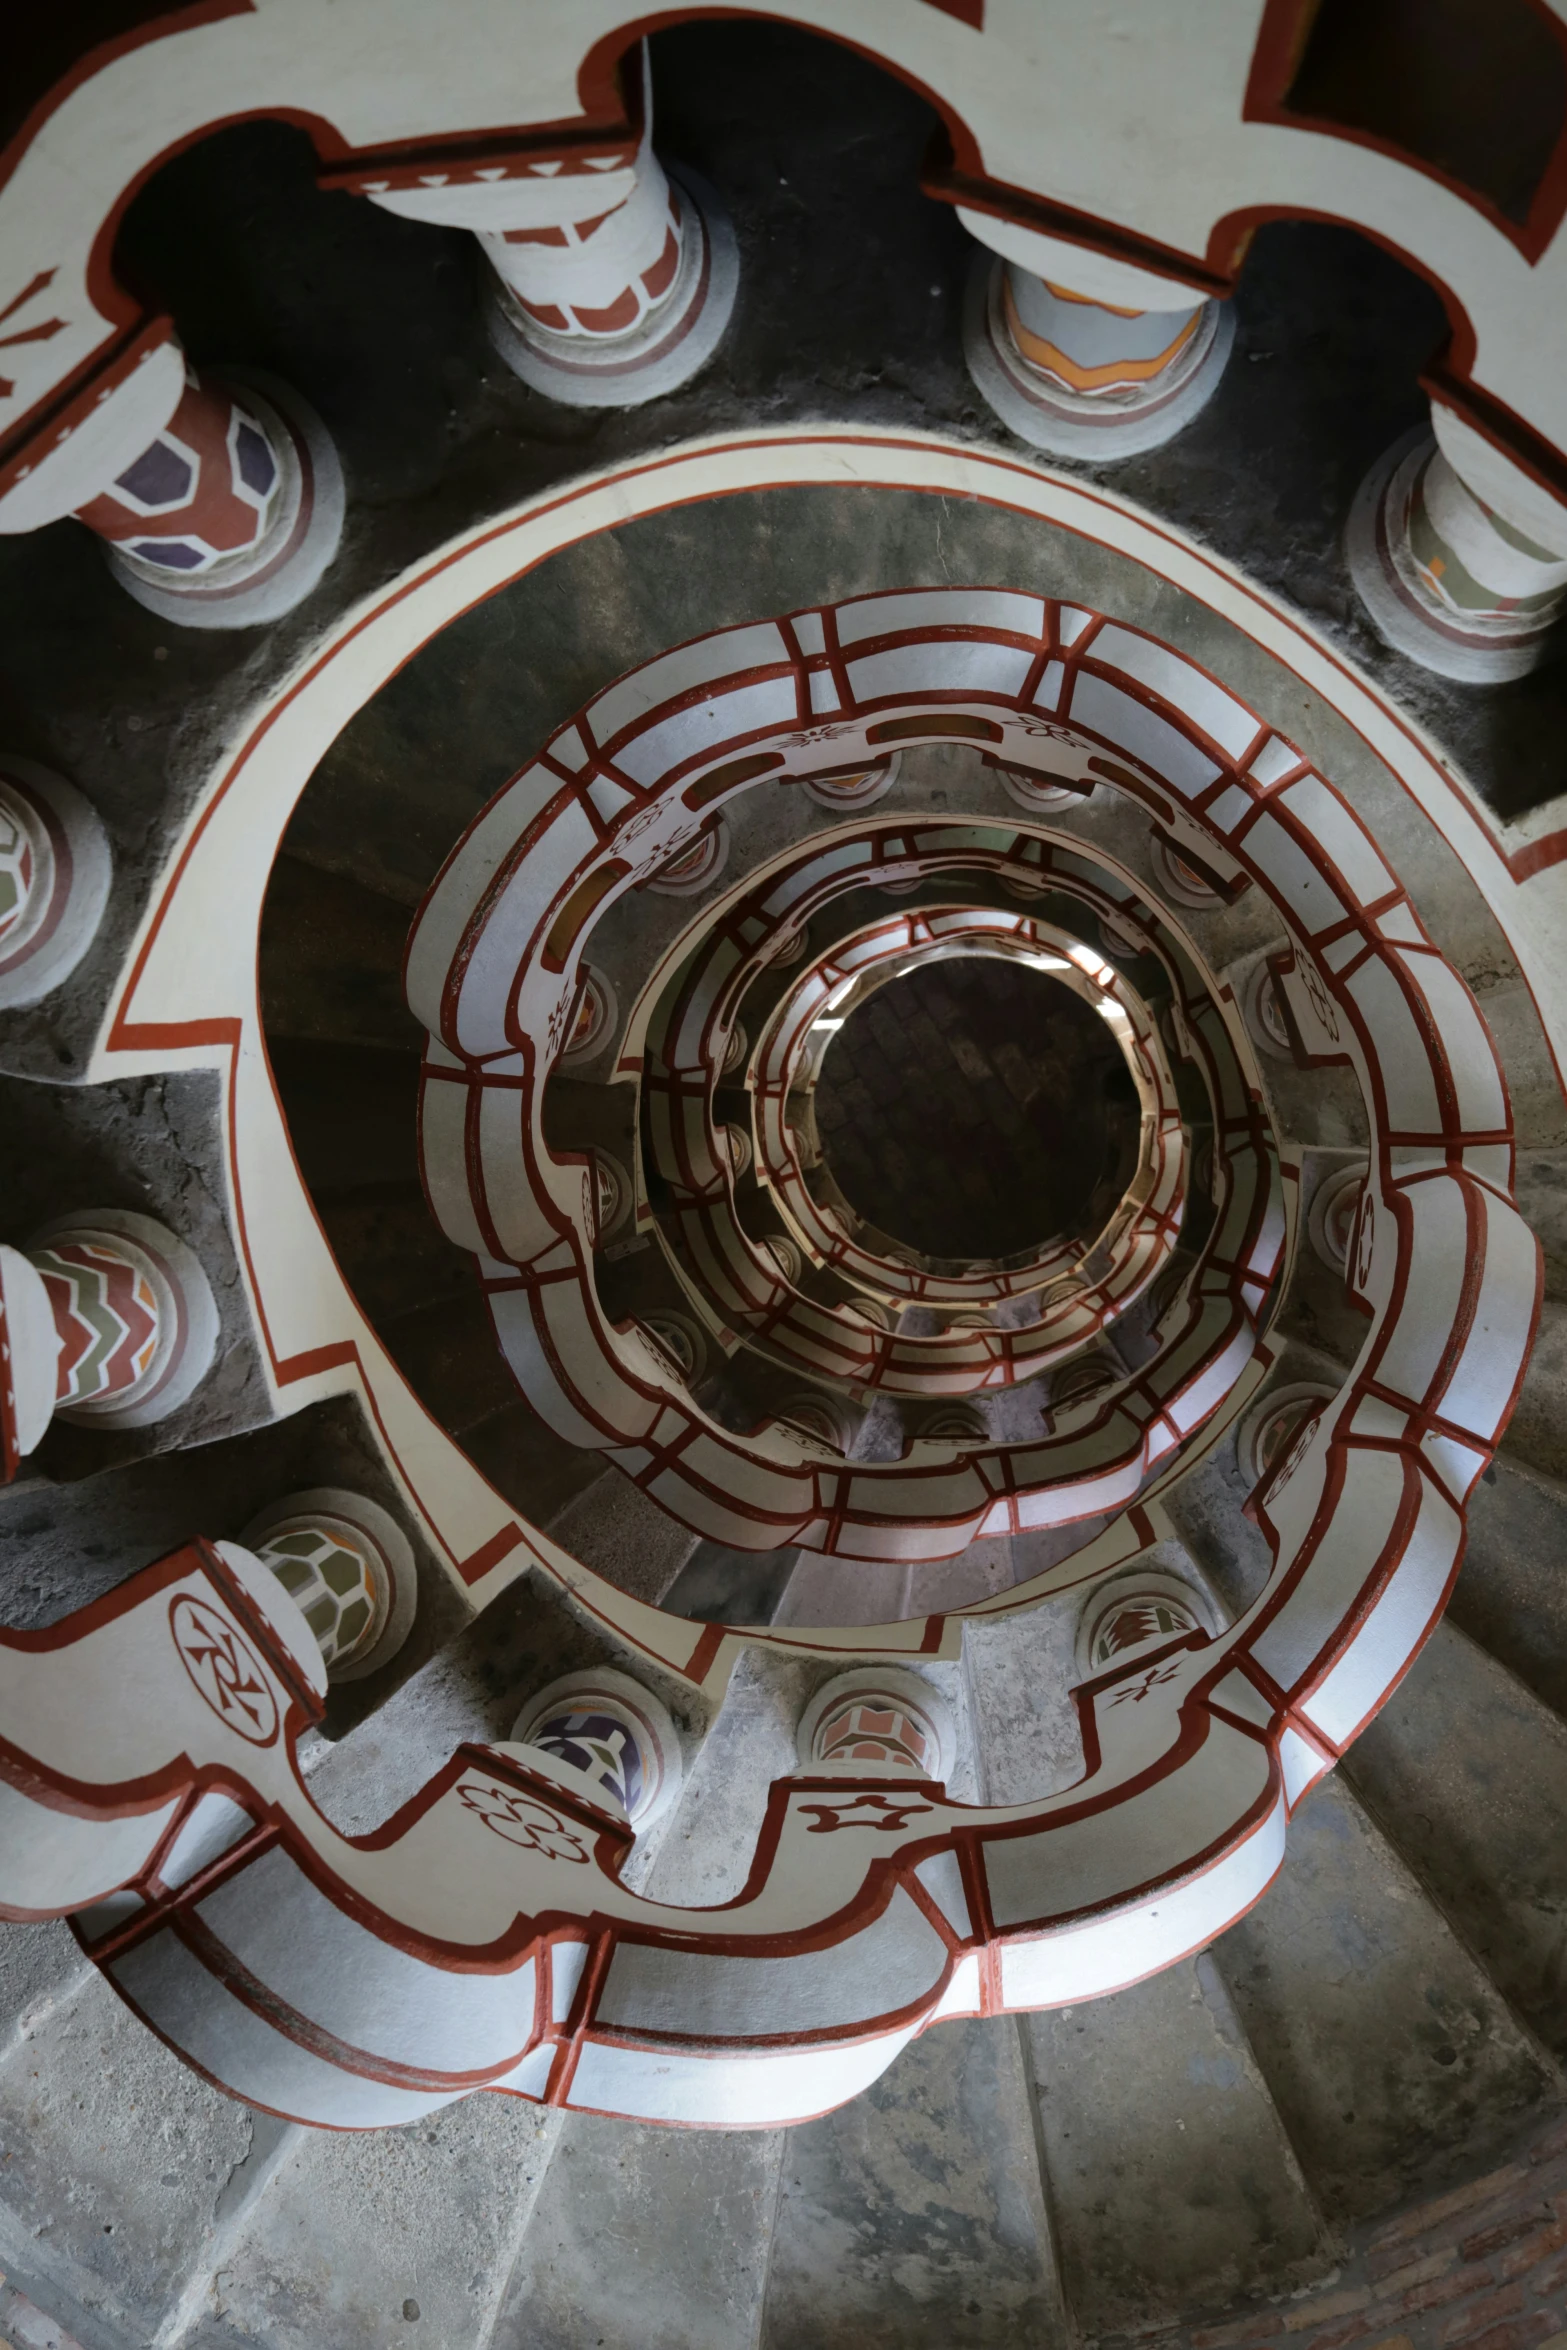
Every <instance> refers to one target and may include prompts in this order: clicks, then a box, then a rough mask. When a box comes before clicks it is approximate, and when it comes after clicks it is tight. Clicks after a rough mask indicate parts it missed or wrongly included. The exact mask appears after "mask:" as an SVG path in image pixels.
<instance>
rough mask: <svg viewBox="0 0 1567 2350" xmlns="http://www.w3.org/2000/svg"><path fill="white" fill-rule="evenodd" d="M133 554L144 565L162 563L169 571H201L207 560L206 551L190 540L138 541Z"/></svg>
mask: <svg viewBox="0 0 1567 2350" xmlns="http://www.w3.org/2000/svg"><path fill="white" fill-rule="evenodd" d="M131 553H132V554H133V555H139V556H140V557H141V559H142V561H143V562H144V563H161V564H163V565H164V567H165V568H166V569H167V570H169V571H199V570H200V568H201V566H202V564H203V563H205V561H206V560H207V558H206V554H205V551H204V550H203V549H202V548H200V547H193V546H192V545H191V544H190V542H189V540H188V539H136V540H133V541H132V543H131Z"/></svg>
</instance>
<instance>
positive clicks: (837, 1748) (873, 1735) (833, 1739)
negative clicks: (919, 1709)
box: [812, 1696, 932, 1777]
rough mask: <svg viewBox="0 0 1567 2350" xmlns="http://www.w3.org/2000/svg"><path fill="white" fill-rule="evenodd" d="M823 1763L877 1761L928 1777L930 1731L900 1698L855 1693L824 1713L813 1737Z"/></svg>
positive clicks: (817, 1756) (883, 1764) (818, 1756)
mask: <svg viewBox="0 0 1567 2350" xmlns="http://www.w3.org/2000/svg"><path fill="white" fill-rule="evenodd" d="M812 1743H813V1745H814V1747H815V1750H816V1759H817V1761H818V1762H823V1763H876V1764H879V1765H882V1766H887V1765H890V1766H891V1767H892V1768H894V1769H896V1770H902V1771H912V1772H914V1773H915V1774H916V1775H917V1776H919V1777H924V1775H925V1774H926V1772H927V1771H928V1770H929V1769H930V1767H931V1761H932V1746H931V1740H930V1736H929V1734H928V1732H927V1731H926V1730H925V1729H924V1728H923V1727H922V1726H921V1724H920V1723H919V1722H918V1721H917V1720H916V1719H915V1717H914V1715H913V1714H912V1713H910V1712H909V1710H908V1708H907V1707H906V1706H902V1705H899V1704H898V1703H897V1701H896V1699H892V1698H889V1699H888V1700H887V1701H886V1702H885V1703H878V1701H877V1699H876V1698H875V1697H874V1696H869V1697H853V1698H850V1699H849V1700H848V1701H847V1702H846V1703H845V1704H843V1705H841V1706H838V1707H836V1708H835V1709H834V1710H833V1711H832V1712H830V1713H827V1714H824V1715H823V1717H822V1720H821V1722H820V1723H819V1724H818V1726H817V1731H816V1736H815V1739H814V1740H813V1742H812Z"/></svg>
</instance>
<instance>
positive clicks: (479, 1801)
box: [457, 1779, 588, 1861]
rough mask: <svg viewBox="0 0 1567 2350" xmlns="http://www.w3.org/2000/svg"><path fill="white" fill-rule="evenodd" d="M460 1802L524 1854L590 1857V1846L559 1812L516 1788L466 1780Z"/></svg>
mask: <svg viewBox="0 0 1567 2350" xmlns="http://www.w3.org/2000/svg"><path fill="white" fill-rule="evenodd" d="M457 1799H458V1801H459V1802H460V1803H461V1804H462V1805H463V1807H464V1809H465V1810H467V1811H471V1812H474V1813H476V1814H477V1816H478V1817H479V1818H480V1819H481V1820H482V1821H483V1822H484V1825H485V1826H486V1827H487V1828H489V1829H490V1830H492V1832H493V1833H494V1834H495V1835H497V1836H499V1837H500V1839H501V1841H502V1843H504V1844H515V1845H516V1846H517V1848H518V1850H519V1851H521V1852H536V1853H537V1854H538V1855H539V1857H540V1859H541V1860H577V1861H586V1860H587V1858H588V1850H587V1845H586V1843H585V1842H584V1840H583V1838H582V1836H581V1834H580V1833H579V1832H578V1831H577V1830H576V1829H573V1828H568V1827H567V1825H566V1823H565V1821H564V1820H563V1819H561V1817H560V1816H559V1814H558V1813H556V1812H552V1811H551V1810H549V1809H548V1807H547V1806H546V1805H544V1804H542V1803H539V1802H538V1801H537V1800H536V1799H535V1798H534V1797H533V1796H531V1795H524V1794H523V1793H522V1792H521V1790H520V1789H518V1788H516V1787H496V1786H494V1785H486V1784H484V1783H483V1782H481V1781H478V1780H474V1779H465V1780H464V1781H463V1783H462V1785H461V1786H460V1787H459V1788H458V1790H457Z"/></svg>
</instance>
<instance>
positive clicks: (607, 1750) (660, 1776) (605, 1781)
mask: <svg viewBox="0 0 1567 2350" xmlns="http://www.w3.org/2000/svg"><path fill="white" fill-rule="evenodd" d="M511 1735H512V1740H513V1742H514V1743H515V1744H517V1745H521V1746H525V1747H527V1748H529V1749H531V1750H533V1751H535V1752H537V1753H539V1754H541V1755H547V1756H548V1757H549V1758H550V1765H551V1767H552V1768H558V1767H559V1766H561V1765H565V1766H566V1768H567V1769H569V1770H571V1771H573V1772H576V1773H579V1774H580V1775H581V1777H582V1779H583V1780H584V1781H588V1782H591V1783H592V1785H593V1786H594V1787H595V1788H596V1789H597V1790H598V1791H599V1792H600V1794H601V1796H606V1797H608V1798H609V1800H610V1801H611V1803H612V1804H613V1805H614V1806H615V1807H617V1808H618V1809H620V1810H622V1811H623V1812H624V1813H625V1816H626V1818H627V1819H628V1820H629V1821H630V1823H631V1825H632V1826H633V1827H634V1828H635V1829H637V1830H638V1831H639V1832H640V1831H641V1830H642V1829H644V1828H646V1827H648V1826H649V1825H650V1824H651V1822H652V1821H653V1820H655V1819H656V1818H658V1817H659V1816H660V1814H661V1813H663V1812H664V1811H666V1810H667V1809H668V1807H669V1805H670V1804H671V1803H672V1802H673V1801H674V1799H675V1796H676V1795H677V1794H678V1792H679V1789H680V1781H681V1775H682V1764H681V1756H680V1741H679V1739H678V1737H677V1736H676V1734H675V1725H674V1723H673V1721H672V1720H671V1719H670V1716H669V1712H668V1709H667V1708H666V1707H665V1706H664V1705H662V1704H661V1703H660V1701H659V1699H658V1698H656V1697H655V1696H654V1695H653V1692H652V1691H651V1690H650V1689H644V1688H643V1686H642V1684H641V1682H640V1681H633V1680H632V1678H631V1676H630V1675H629V1674H628V1673H619V1672H616V1671H615V1670H614V1668H613V1667H612V1666H609V1665H595V1666H592V1667H590V1668H588V1669H587V1670H585V1671H583V1672H580V1673H566V1674H563V1675H562V1677H561V1679H560V1680H558V1681H552V1682H551V1683H550V1684H549V1687H548V1688H547V1689H541V1690H540V1691H539V1692H538V1694H537V1695H536V1696H535V1697H532V1698H530V1699H529V1701H528V1703H527V1704H526V1705H525V1706H524V1707H523V1709H522V1711H521V1713H520V1714H519V1715H518V1716H517V1719H516V1721H515V1723H514V1724H513V1725H512V1733H511Z"/></svg>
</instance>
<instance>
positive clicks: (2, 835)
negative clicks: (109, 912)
mask: <svg viewBox="0 0 1567 2350" xmlns="http://www.w3.org/2000/svg"><path fill="white" fill-rule="evenodd" d="M110 871H111V866H110V857H109V841H108V836H107V834H106V833H105V831H104V829H103V825H102V823H101V821H100V820H99V817H98V813H97V811H96V809H94V808H93V807H92V806H91V805H90V804H89V802H88V801H86V800H85V799H83V797H82V795H81V793H80V792H79V791H77V789H76V788H75V786H74V785H73V784H69V783H67V782H66V780H65V778H64V776H63V775H56V774H54V773H53V772H52V770H51V769H49V768H47V767H40V766H39V765H38V764H37V762H36V761H35V760H32V759H20V758H16V757H14V756H5V757H0V1006H10V1005H13V1004H36V1003H38V1002H39V1001H40V1000H41V998H42V997H44V996H46V995H48V994H49V993H50V991H51V990H52V989H53V988H56V987H58V986H59V985H60V983H61V981H62V980H64V979H66V978H68V977H69V976H70V974H71V972H72V971H74V970H75V968H76V966H77V964H78V963H79V962H80V961H81V959H82V957H83V955H84V954H85V953H86V952H87V949H88V947H89V946H90V945H91V944H92V940H93V936H94V933H95V932H96V930H97V928H98V924H99V922H100V920H101V919H102V916H103V909H104V905H105V903H106V901H107V899H108V895H109V879H110Z"/></svg>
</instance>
